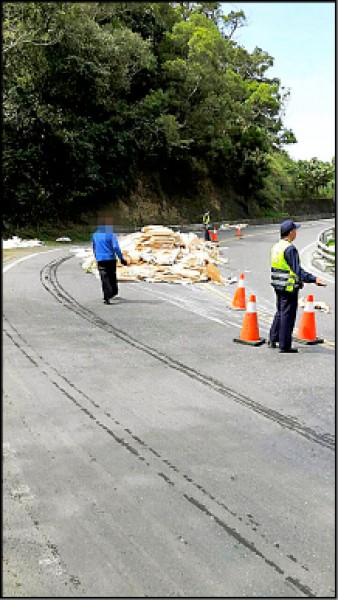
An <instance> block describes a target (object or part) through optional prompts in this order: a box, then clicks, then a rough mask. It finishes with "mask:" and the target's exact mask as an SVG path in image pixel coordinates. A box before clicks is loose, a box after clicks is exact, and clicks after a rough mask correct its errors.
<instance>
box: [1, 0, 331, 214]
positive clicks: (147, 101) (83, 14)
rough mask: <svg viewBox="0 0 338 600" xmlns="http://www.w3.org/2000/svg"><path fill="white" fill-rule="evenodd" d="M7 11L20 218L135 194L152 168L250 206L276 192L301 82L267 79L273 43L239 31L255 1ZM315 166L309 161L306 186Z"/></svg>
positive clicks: (12, 206) (172, 192)
mask: <svg viewBox="0 0 338 600" xmlns="http://www.w3.org/2000/svg"><path fill="white" fill-rule="evenodd" d="M2 11H3V125H4V126H3V174H4V196H5V201H4V208H5V210H4V216H5V218H6V219H7V220H9V221H11V222H15V223H17V224H24V223H26V222H27V221H28V222H32V221H34V222H37V223H38V222H43V221H44V220H48V219H51V218H63V219H67V218H68V219H76V218H78V217H79V215H81V214H82V213H83V212H85V211H87V210H95V209H96V208H98V207H99V206H100V205H102V204H104V203H105V202H107V201H109V200H112V199H118V198H121V197H125V198H127V197H128V194H129V193H130V190H131V189H132V188H133V186H134V185H135V182H136V180H137V178H139V177H140V176H141V177H142V174H146V173H149V172H152V173H154V172H156V173H157V174H158V177H159V179H160V181H161V185H162V187H163V189H164V190H166V193H167V194H168V196H169V197H170V196H173V197H174V196H175V198H177V197H179V196H180V195H181V196H182V198H183V197H184V196H185V195H186V193H187V190H189V193H190V194H191V195H193V194H194V192H196V190H198V188H199V185H200V182H201V180H205V179H206V178H207V179H209V180H210V181H212V182H213V183H214V184H215V185H217V186H219V187H220V188H222V189H224V190H227V191H228V193H231V194H232V195H233V197H234V198H236V199H238V202H240V203H241V204H242V205H244V206H248V205H249V203H250V201H252V200H253V201H255V202H256V203H257V205H258V206H265V205H266V204H268V203H269V198H268V195H267V193H266V186H265V179H266V177H267V175H268V174H269V173H270V172H271V165H272V164H273V161H271V156H272V155H274V154H276V153H277V154H278V153H280V152H281V149H282V147H283V145H285V144H287V143H292V142H294V141H295V138H294V135H293V133H292V131H289V130H287V129H286V128H285V126H284V124H283V110H284V105H285V101H286V99H287V97H288V94H289V92H288V91H287V90H285V89H284V88H283V86H282V84H281V82H280V80H279V79H276V78H269V77H268V70H269V67H271V66H272V65H273V58H272V57H271V56H270V55H269V54H268V53H267V52H265V51H263V50H262V49H261V48H258V47H257V48H255V49H254V51H253V52H251V53H250V52H248V51H247V50H246V49H245V48H244V47H242V46H241V45H239V44H237V43H236V42H235V41H234V33H235V31H236V30H237V29H238V28H239V27H242V26H243V25H245V22H246V19H245V14H244V13H243V11H237V12H236V11H232V12H231V13H229V14H228V15H224V14H223V13H222V10H221V3H218V2H199V3H196V2H167V3H151V2H142V3H141V2H124V3H123V2H118V3H112V2H90V3H71V2H25V3H23V2H5V3H3V6H2ZM324 170H325V169H324ZM306 172H307V171H306V167H305V166H304V165H299V171H298V175H297V178H298V180H299V184H300V187H301V185H303V188H304V186H305V184H304V181H305V180H306ZM325 177H326V176H325V175H324V174H323V173H322V179H321V180H320V181H321V182H322V183H321V185H324V180H325V181H326V179H325ZM304 178H305V179H304ZM301 182H303V183H301ZM318 182H319V180H318V178H317V179H316V185H317V184H318V185H319V183H318ZM316 185H315V183H314V184H313V186H314V187H313V189H314V190H317V191H318V185H317V187H316ZM304 189H305V188H304ZM264 190H265V193H264Z"/></svg>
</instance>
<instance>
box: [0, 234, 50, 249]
mask: <svg viewBox="0 0 338 600" xmlns="http://www.w3.org/2000/svg"><path fill="white" fill-rule="evenodd" d="M44 244H45V242H41V240H37V239H34V240H22V239H21V238H20V237H18V236H17V235H13V237H12V238H11V239H9V240H2V247H3V249H4V250H8V249H11V248H33V247H34V246H44Z"/></svg>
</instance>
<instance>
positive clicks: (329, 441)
mask: <svg viewBox="0 0 338 600" xmlns="http://www.w3.org/2000/svg"><path fill="white" fill-rule="evenodd" d="M69 258H71V257H69V256H65V257H62V258H61V259H58V260H55V261H52V262H51V263H49V264H48V265H46V266H45V267H44V268H43V269H42V271H41V275H40V278H41V282H42V284H43V286H44V287H45V289H46V290H47V292H49V293H50V294H51V295H52V296H53V297H54V298H56V300H57V301H58V302H61V303H62V304H63V305H64V306H65V307H66V308H68V309H70V310H72V311H74V312H76V313H77V314H78V315H79V316H80V317H83V318H85V319H87V320H88V321H89V322H90V323H92V324H94V325H96V326H98V327H100V328H101V329H103V330H104V331H106V332H108V333H112V334H113V335H114V336H115V337H117V338H119V339H121V340H123V341H124V342H126V343H127V344H129V345H131V346H133V347H134V348H137V349H138V350H141V351H142V352H145V353H147V354H148V355H150V356H152V357H153V358H155V359H156V360H158V361H160V362H162V363H164V364H165V365H167V366H168V367H170V368H172V369H174V370H176V371H179V372H181V373H183V374H184V375H186V376H188V377H189V378H190V379H194V380H195V381H198V382H199V383H202V384H203V385H205V386H207V387H209V388H212V389H213V390H215V391H216V392H218V393H219V394H221V395H222V396H225V397H227V398H231V399H232V400H234V401H235V402H237V403H238V404H241V405H242V406H245V407H246V408H249V409H251V410H253V411H254V412H256V413H257V414H260V415H261V416H263V417H265V418H267V419H269V420H271V421H274V422H275V423H277V424H278V425H280V426H281V427H283V428H285V429H288V430H289V431H292V432H294V433H297V434H298V435H301V436H302V437H304V438H306V439H308V440H311V441H312V442H315V443H316V444H319V445H320V446H323V447H326V448H329V449H330V450H333V451H334V450H335V439H334V436H333V435H331V434H328V433H317V432H316V431H315V430H313V429H311V428H310V427H307V426H306V425H302V424H301V423H299V422H298V421H297V419H296V418H294V417H290V416H288V415H283V414H282V413H279V412H278V411H276V410H274V409H272V408H267V407H266V406H264V405H262V404H260V403H259V402H256V401H255V400H252V399H251V398H249V397H248V396H244V394H241V393H239V392H236V391H235V390H234V389H232V388H230V387H228V386H226V385H225V384H224V383H222V382H221V381H218V380H217V379H214V378H213V377H210V376H209V375H205V374H203V373H201V372H200V371H196V369H193V368H192V367H189V366H188V365H185V364H184V363H181V362H180V361H177V360H175V359H174V358H172V357H171V356H169V355H167V354H165V353H164V352H160V351H158V350H156V349H155V348H153V347H152V346H149V345H148V344H144V343H143V342H140V341H139V340H137V339H135V338H133V337H132V336H130V335H129V334H128V333H126V332H125V331H122V330H121V329H118V328H117V327H114V326H113V325H112V324H111V323H108V322H107V321H105V320H104V319H102V318H101V317H99V316H97V315H96V314H95V313H93V312H92V311H90V310H89V309H87V308H85V307H83V306H82V305H81V304H79V303H78V302H77V301H76V300H75V299H74V298H73V297H72V296H71V295H70V294H68V292H66V290H64V288H63V287H62V286H61V284H60V283H59V281H58V279H57V275H56V271H57V269H58V267H59V266H60V265H61V264H62V263H63V262H64V261H65V260H67V259H69ZM46 273H47V274H46ZM46 281H48V282H49V284H50V285H47V284H46Z"/></svg>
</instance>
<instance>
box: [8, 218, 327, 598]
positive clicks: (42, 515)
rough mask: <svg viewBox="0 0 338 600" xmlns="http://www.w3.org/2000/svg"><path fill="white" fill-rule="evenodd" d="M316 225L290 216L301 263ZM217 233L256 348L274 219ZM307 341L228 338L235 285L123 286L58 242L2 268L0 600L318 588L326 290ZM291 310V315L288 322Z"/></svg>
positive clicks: (303, 593)
mask: <svg viewBox="0 0 338 600" xmlns="http://www.w3.org/2000/svg"><path fill="white" fill-rule="evenodd" d="M331 223H332V220H325V221H324V220H323V221H317V222H310V221H309V222H305V223H303V224H302V227H301V229H300V230H299V232H298V235H297V240H296V245H297V247H298V248H299V250H300V251H302V261H303V266H304V268H306V269H307V270H311V271H312V272H313V271H314V270H313V269H312V268H311V265H310V264H309V260H310V254H311V248H312V244H313V243H314V242H315V240H316V238H317V235H318V233H319V231H320V230H321V229H323V228H325V227H329V226H330V225H331ZM243 234H244V235H243V237H242V238H241V239H237V238H236V237H235V235H234V230H233V229H232V230H230V231H221V232H219V238H220V248H221V255H222V256H223V257H224V258H227V259H228V263H227V264H225V265H223V266H222V267H221V270H222V273H223V275H224V277H225V278H228V277H230V276H236V277H238V275H239V274H240V273H241V272H244V273H245V284H246V292H247V295H248V294H250V293H255V294H256V297H257V309H258V321H259V329H260V334H261V336H262V337H264V338H267V336H268V331H269V326H270V324H271V321H272V317H273V314H274V294H273V290H272V288H271V286H270V285H269V249H270V247H271V245H272V244H273V243H274V242H275V241H277V239H278V237H279V236H278V226H277V225H269V226H268V225H265V226H249V227H247V228H246V229H243ZM327 281H328V287H327V288H318V287H316V286H313V285H308V286H306V287H305V289H303V290H302V291H301V293H300V295H301V296H302V295H303V296H304V297H306V295H307V294H308V293H313V294H314V296H315V299H316V300H324V301H325V302H326V303H327V304H328V305H329V306H330V309H331V312H330V313H329V314H326V313H321V312H318V311H316V325H317V334H318V336H319V337H322V338H324V339H325V342H324V343H323V344H318V345H313V346H310V345H301V344H298V343H297V342H295V345H296V346H297V347H298V348H299V353H298V354H297V355H281V354H279V352H278V350H277V351H274V350H271V349H269V348H268V346H267V344H264V345H262V346H259V347H252V346H247V345H242V344H236V343H234V342H233V338H234V337H237V336H238V335H239V333H240V330H241V326H242V322H243V316H244V315H243V312H239V311H233V310H232V309H231V308H230V303H231V299H232V296H233V294H234V292H235V289H236V285H226V286H224V287H222V286H217V285H213V284H199V285H196V284H195V285H186V286H182V285H175V284H149V283H143V282H137V283H123V282H122V283H120V294H121V297H120V299H119V300H117V301H116V303H115V304H114V305H111V306H106V305H104V304H103V303H102V300H101V289H100V283H99V281H98V280H97V279H96V278H95V277H93V276H92V275H90V274H86V273H84V271H83V270H82V268H81V264H80V259H79V258H77V257H76V256H75V255H74V252H71V251H70V248H69V247H60V248H57V249H53V250H49V251H46V250H45V249H44V250H42V251H39V252H36V253H34V254H29V255H28V256H25V257H24V258H20V259H19V260H18V259H17V260H12V261H8V262H6V264H5V267H4V274H3V284H4V293H3V312H4V317H3V328H4V335H3V348H4V362H3V373H4V394H3V398H4V402H3V406H4V411H3V416H4V425H3V447H4V457H5V460H4V469H3V473H4V489H3V500H4V509H3V555H4V578H3V595H4V596H10V597H13V596H19V597H32V596H37V597H39V596H49V597H98V596H101V597H178V596H182V597H238V596H258V597H312V596H318V597H323V596H325V597H335V589H334V582H335V574H334V565H335V558H334V552H335V537H334V509H335V501H334V476H335V464H334V427H335V425H334V423H335V420H334V402H335V393H334V392H335V390H334V381H335V371H334V364H335V361H334V352H335V345H334V329H335V327H334V323H335V307H334V298H335V297H334V281H333V278H332V276H327ZM301 312H302V309H300V310H299V313H298V317H297V323H298V322H299V319H300V316H301Z"/></svg>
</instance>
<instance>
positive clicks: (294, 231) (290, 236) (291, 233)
mask: <svg viewBox="0 0 338 600" xmlns="http://www.w3.org/2000/svg"><path fill="white" fill-rule="evenodd" d="M296 235H297V229H293V230H292V231H290V233H289V235H288V238H289V240H290V241H291V242H293V240H294V239H295V237H296Z"/></svg>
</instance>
